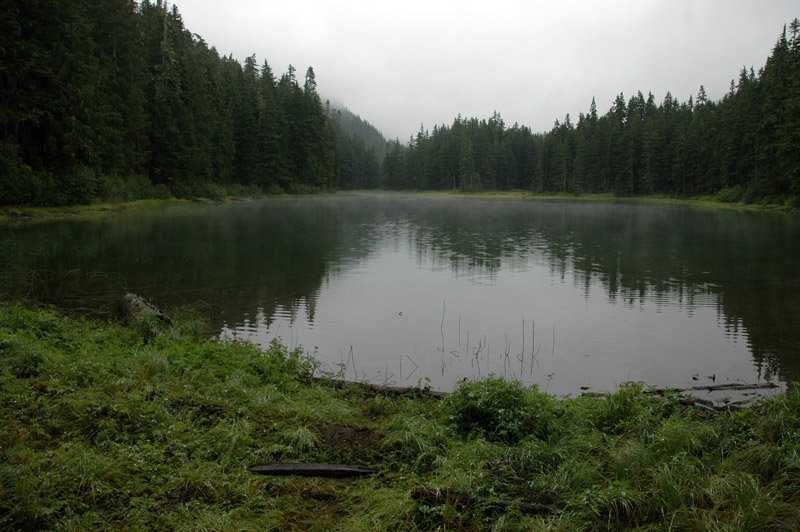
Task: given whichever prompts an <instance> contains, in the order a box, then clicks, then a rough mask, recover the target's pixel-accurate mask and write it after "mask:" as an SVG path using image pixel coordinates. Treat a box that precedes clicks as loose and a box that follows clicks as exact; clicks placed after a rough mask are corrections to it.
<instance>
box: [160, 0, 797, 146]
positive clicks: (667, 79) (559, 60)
mask: <svg viewBox="0 0 800 532" xmlns="http://www.w3.org/2000/svg"><path fill="white" fill-rule="evenodd" d="M173 3H175V4H177V6H178V10H179V12H180V13H181V15H182V16H183V20H184V23H185V25H186V27H187V28H188V29H189V30H190V31H192V32H194V33H197V34H199V35H200V36H202V37H203V38H204V39H205V40H206V42H207V43H209V45H212V46H215V47H216V48H217V50H218V51H219V53H220V54H223V55H228V54H233V56H234V58H236V59H238V60H240V61H241V60H243V59H244V58H245V57H247V56H249V55H252V54H256V57H257V59H258V62H259V64H260V63H261V62H263V61H264V60H265V59H266V60H267V61H268V62H269V64H270V66H272V69H273V71H274V72H275V74H276V75H278V76H279V75H280V74H282V73H283V72H285V71H286V67H287V66H288V65H289V64H292V65H293V66H294V67H295V68H296V69H297V71H298V78H299V79H300V80H301V81H302V77H303V75H304V73H305V71H306V69H307V68H308V66H312V67H313V68H314V71H315V73H316V76H317V83H318V86H319V90H320V93H321V94H322V96H323V98H330V99H331V100H337V101H341V102H343V103H344V104H345V105H346V106H347V107H349V108H350V109H351V110H352V111H353V112H355V113H357V114H359V115H361V117H362V118H364V119H365V120H368V121H369V122H371V123H372V124H373V125H374V126H376V127H377V128H378V129H379V130H381V131H382V132H383V133H384V135H385V136H386V137H388V138H400V140H401V141H405V140H407V139H408V137H409V136H410V135H412V134H415V133H416V132H417V131H418V130H419V128H420V124H424V125H425V128H426V129H432V128H433V126H434V124H451V123H452V121H453V119H454V118H455V117H456V116H457V115H458V114H461V115H462V116H464V117H477V118H488V117H490V116H491V114H492V113H493V112H494V111H498V112H499V113H500V114H501V115H502V116H503V118H504V119H505V121H506V123H507V124H508V125H512V124H513V123H515V122H518V123H519V124H521V125H526V126H529V127H531V128H532V129H533V130H534V131H535V132H539V131H545V130H549V129H550V128H551V127H552V125H553V122H554V121H555V120H556V119H559V120H561V119H563V118H564V116H565V115H566V114H567V113H570V114H571V115H572V117H573V119H574V120H577V116H578V113H579V112H584V113H585V112H587V111H588V108H589V105H590V103H591V100H592V96H594V97H595V98H596V100H597V107H598V111H599V112H601V113H604V112H605V111H607V110H608V109H609V107H610V106H611V103H612V101H613V99H614V97H615V96H616V95H617V94H619V93H620V92H623V93H624V94H625V97H626V98H628V97H630V96H631V95H632V94H634V93H635V92H636V91H637V90H641V91H642V92H643V93H644V94H645V95H647V93H648V92H652V93H653V94H654V95H655V97H656V100H657V101H658V102H660V101H661V100H662V99H663V97H664V95H665V94H666V93H667V91H671V92H672V94H673V96H675V97H677V98H678V99H679V100H680V101H686V100H688V98H689V96H690V95H696V94H697V91H698V89H699V87H700V85H701V84H703V85H704V86H705V89H706V92H707V93H708V95H709V97H710V98H713V99H719V98H721V97H722V96H723V95H724V93H725V92H726V91H727V90H728V88H729V85H730V81H731V79H732V78H736V77H738V74H739V71H740V70H741V68H742V67H743V66H746V67H748V68H749V67H751V66H753V67H755V68H756V70H757V69H758V68H760V67H762V66H763V65H764V63H765V61H766V58H767V56H768V55H769V54H770V51H771V49H772V47H773V45H774V44H775V42H776V40H777V38H778V36H779V34H780V32H781V31H782V28H783V26H784V24H788V23H789V22H790V21H791V20H792V19H794V18H795V17H800V4H798V2H797V0H755V1H746V0H608V1H600V0H595V1H580V0H548V1H542V0H527V1H525V0H479V1H476V0H460V1H458V0H404V1H402V2H391V3H390V2H385V1H381V0H343V1H334V0H280V1H266V0H226V1H224V2H222V1H220V0H175V1H174V2H172V1H170V5H172V4H173Z"/></svg>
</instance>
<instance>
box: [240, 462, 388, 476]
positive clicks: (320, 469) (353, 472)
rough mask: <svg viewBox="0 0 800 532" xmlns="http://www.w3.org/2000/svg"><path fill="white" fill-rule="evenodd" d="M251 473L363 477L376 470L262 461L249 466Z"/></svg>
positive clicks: (333, 465) (346, 466)
mask: <svg viewBox="0 0 800 532" xmlns="http://www.w3.org/2000/svg"><path fill="white" fill-rule="evenodd" d="M250 471H251V472H253V473H258V474H259V475H272V476H289V475H297V476H301V477H326V478H347V477H363V476H366V475H374V474H375V473H377V472H378V470H377V469H375V468H374V467H367V466H360V465H345V464H307V463H296V462H287V463H279V462H264V463H261V464H256V465H254V466H253V467H251V468H250Z"/></svg>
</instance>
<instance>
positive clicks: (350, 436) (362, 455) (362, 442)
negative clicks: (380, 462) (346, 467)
mask: <svg viewBox="0 0 800 532" xmlns="http://www.w3.org/2000/svg"><path fill="white" fill-rule="evenodd" d="M320 436H321V438H320V439H321V440H322V445H323V446H324V447H326V448H327V451H328V452H329V453H331V454H333V455H335V456H336V457H337V458H341V459H342V461H349V462H352V463H358V462H362V461H367V460H370V459H371V458H373V457H374V456H375V454H376V453H377V451H378V447H379V445H380V441H381V440H382V439H383V434H381V433H380V432H377V431H374V430H371V429H367V428H363V429H356V428H353V427H345V426H342V425H329V426H327V427H324V428H322V429H321V430H320Z"/></svg>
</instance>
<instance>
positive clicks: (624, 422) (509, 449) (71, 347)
mask: <svg viewBox="0 0 800 532" xmlns="http://www.w3.org/2000/svg"><path fill="white" fill-rule="evenodd" d="M169 310H170V311H171V312H170V315H171V316H173V323H172V325H170V324H167V323H164V322H161V321H159V320H158V319H156V318H155V317H153V316H149V317H148V316H141V317H138V318H135V319H132V320H126V321H122V320H120V321H107V322H100V321H90V320H87V319H85V318H83V317H81V316H79V315H67V314H65V313H63V312H60V311H57V310H55V309H52V308H46V307H38V306H35V305H33V304H30V303H28V304H25V303H22V302H6V303H2V304H0V396H2V401H0V410H2V419H3V423H2V424H0V529H6V530H87V531H88V530H109V529H116V528H119V529H128V530H220V531H222V530H238V531H242V530H281V531H286V530H304V531H314V530H320V531H321V530H333V529H336V530H348V531H350V530H352V531H360V530H393V531H394V530H401V531H402V530H409V531H411V530H464V531H468V530H507V531H510V530H624V529H631V530H632V529H636V530H796V529H798V528H799V527H800V414H798V412H800V389H798V387H797V386H789V387H788V389H787V391H786V393H784V394H780V395H776V396H774V397H772V398H769V399H762V400H760V401H758V402H756V403H754V404H753V405H751V406H750V407H749V408H747V409H744V410H734V409H719V410H713V411H712V410H709V409H706V408H698V407H697V405H692V404H682V403H681V401H680V396H679V395H678V394H676V393H669V392H667V393H665V394H663V395H661V396H655V395H653V394H649V393H647V391H648V390H647V388H646V387H645V386H644V385H643V384H641V383H625V384H622V385H620V387H619V388H618V389H617V390H616V391H614V392H613V393H611V394H609V395H606V396H603V397H598V396H592V395H581V396H577V397H567V398H561V399H556V398H554V397H552V396H550V395H547V394H545V393H542V392H540V391H538V390H537V389H536V388H535V387H532V388H526V387H523V386H522V385H521V384H520V383H518V382H507V381H504V380H502V379H499V378H493V377H490V378H487V379H485V380H483V381H480V382H464V383H462V384H461V385H460V386H459V387H458V388H457V389H456V390H455V391H454V392H452V393H450V394H445V395H444V396H443V397H441V398H434V397H430V396H427V395H425V394H414V393H406V394H402V393H401V394H388V393H386V394H385V393H382V392H380V391H379V390H376V389H373V388H370V387H368V386H361V385H352V386H338V385H335V383H331V382H330V378H331V377H335V375H323V376H322V377H323V378H321V379H320V378H318V377H320V375H319V368H318V367H317V366H316V364H315V362H314V360H313V359H311V358H309V357H307V356H306V355H304V353H303V351H302V349H300V348H298V349H295V350H290V349H288V348H286V347H285V346H284V345H282V344H280V343H279V342H278V341H276V342H273V343H272V344H271V345H270V346H269V347H268V348H266V349H261V348H259V347H256V346H254V345H252V344H248V343H242V342H233V341H219V340H209V339H204V338H203V337H202V324H201V323H200V322H199V321H197V320H196V319H195V318H194V317H192V316H186V315H184V316H182V315H181V313H180V311H172V309H169ZM315 377H316V378H315ZM259 463H262V464H263V463H273V464H274V463H301V464H348V465H349V466H352V467H354V468H356V469H357V470H360V469H364V468H371V469H370V471H371V472H372V470H373V469H374V470H375V471H374V474H370V475H365V476H359V477H358V478H319V477H314V476H303V477H300V476H296V475H295V476H292V475H290V476H268V475H256V474H254V473H253V472H251V470H250V468H253V467H254V466H255V465H256V464H259ZM314 467H316V466H313V467H310V468H311V469H313V468H314ZM337 467H338V466H337ZM306 469H309V467H306Z"/></svg>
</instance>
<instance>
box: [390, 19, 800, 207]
mask: <svg viewBox="0 0 800 532" xmlns="http://www.w3.org/2000/svg"><path fill="white" fill-rule="evenodd" d="M383 173H384V185H385V186H386V187H387V188H389V189H423V190H428V189H438V190H443V189H453V190H463V191H480V190H511V189H523V190H531V191H533V192H536V193H566V194H584V193H602V194H614V195H616V196H634V195H649V194H663V195H670V196H677V197H692V196H708V195H717V196H718V199H720V200H721V201H729V202H738V201H744V202H754V201H761V202H763V201H766V202H770V201H774V200H776V199H777V198H784V199H785V198H792V199H791V200H790V201H792V202H794V203H797V204H798V205H797V206H798V207H800V202H798V200H797V196H798V194H800V22H799V21H798V20H797V19H795V20H794V21H793V22H792V23H791V24H790V26H789V28H788V31H787V29H786V28H784V30H783V32H782V33H781V35H780V37H779V39H778V41H777V43H776V44H775V46H774V48H773V50H772V53H771V55H770V57H769V59H768V60H767V63H766V65H765V66H764V67H763V68H761V69H760V70H759V71H758V72H755V71H754V70H753V69H752V68H751V69H745V68H743V69H742V71H741V72H740V74H739V77H738V80H731V85H730V90H729V92H728V93H727V94H726V95H725V96H724V97H723V98H722V99H721V101H712V100H710V99H709V98H708V97H707V95H706V92H705V89H704V88H703V86H702V85H701V86H700V90H699V92H698V94H697V97H696V98H690V99H689V101H688V102H683V103H681V102H679V101H678V100H677V99H676V98H674V97H673V96H672V95H671V94H669V93H667V95H666V96H665V97H664V99H663V101H661V102H660V103H657V102H656V99H655V97H654V96H653V94H648V95H647V96H644V95H643V94H642V93H641V92H638V93H637V94H635V95H634V96H632V97H631V98H629V99H627V100H626V99H625V97H624V95H623V94H620V95H618V96H617V97H616V99H615V100H614V102H613V104H612V105H611V108H610V109H609V110H608V112H607V113H605V114H603V115H600V114H599V113H598V111H597V105H596V102H595V101H594V99H592V102H591V106H590V110H589V113H588V114H583V113H581V114H580V115H579V116H578V120H577V123H576V122H575V121H574V120H573V118H571V117H570V115H569V114H568V115H566V117H565V118H564V120H563V121H556V123H555V125H554V126H553V128H552V129H551V130H550V131H548V132H545V133H541V134H537V133H533V132H532V131H531V130H530V128H528V127H525V126H520V125H518V124H514V125H513V126H512V127H510V128H509V127H507V126H506V124H505V123H504V122H503V119H502V117H501V116H500V115H499V114H497V113H495V114H494V115H493V116H492V117H491V118H490V119H489V120H480V121H479V120H477V119H474V118H470V119H464V118H462V117H460V116H459V117H458V118H456V119H455V121H454V122H453V124H452V125H451V126H446V125H441V126H436V127H434V128H433V131H432V132H429V131H427V130H425V129H424V128H421V129H420V131H419V133H418V134H417V135H416V137H412V138H411V139H410V140H409V142H408V144H407V145H405V146H403V145H401V144H400V143H399V142H394V143H392V145H391V147H390V149H389V151H388V153H387V155H386V157H385V159H384V162H383Z"/></svg>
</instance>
